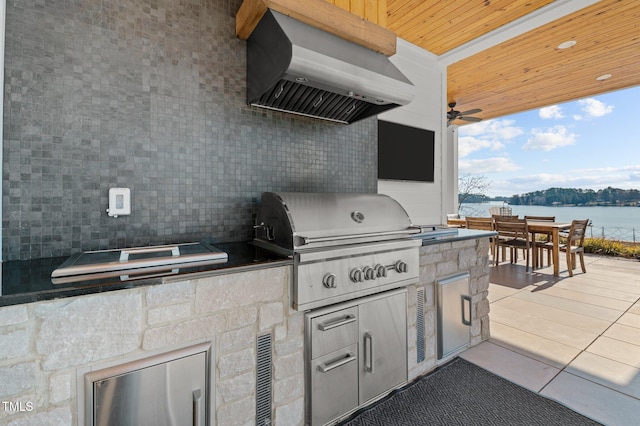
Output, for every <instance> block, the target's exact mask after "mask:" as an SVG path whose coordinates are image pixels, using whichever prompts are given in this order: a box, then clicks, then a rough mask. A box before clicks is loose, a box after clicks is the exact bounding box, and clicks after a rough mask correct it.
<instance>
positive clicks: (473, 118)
mask: <svg viewBox="0 0 640 426" xmlns="http://www.w3.org/2000/svg"><path fill="white" fill-rule="evenodd" d="M458 120H464V121H473V122H474V123H477V122H478V121H482V118H480V117H458Z"/></svg>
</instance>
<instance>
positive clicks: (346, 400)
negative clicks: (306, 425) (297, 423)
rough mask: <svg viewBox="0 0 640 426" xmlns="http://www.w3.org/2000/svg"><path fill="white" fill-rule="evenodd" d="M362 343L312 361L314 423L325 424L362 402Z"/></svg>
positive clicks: (312, 416)
mask: <svg viewBox="0 0 640 426" xmlns="http://www.w3.org/2000/svg"><path fill="white" fill-rule="evenodd" d="M357 353H358V345H357V344H353V345H351V346H348V347H346V348H343V349H340V350H338V351H335V352H332V353H330V354H327V355H325V356H323V357H320V358H318V359H314V360H312V361H311V410H312V412H311V416H310V418H311V424H312V425H323V424H325V423H326V422H328V421H330V420H333V419H335V418H337V417H339V416H341V415H343V414H345V413H348V412H349V411H351V410H353V409H355V408H356V407H357V406H358V362H357Z"/></svg>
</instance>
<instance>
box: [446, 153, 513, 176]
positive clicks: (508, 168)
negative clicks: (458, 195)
mask: <svg viewBox="0 0 640 426" xmlns="http://www.w3.org/2000/svg"><path fill="white" fill-rule="evenodd" d="M519 169H520V167H518V166H517V165H516V164H515V163H514V162H513V161H511V159H510V158H508V157H493V158H484V159H478V160H459V161H458V174H459V175H462V174H465V173H470V174H474V175H482V174H489V173H501V172H513V171H516V170H519Z"/></svg>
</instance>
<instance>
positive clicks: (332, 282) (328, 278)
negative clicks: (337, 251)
mask: <svg viewBox="0 0 640 426" xmlns="http://www.w3.org/2000/svg"><path fill="white" fill-rule="evenodd" d="M322 284H324V286H325V287H326V288H336V274H333V273H331V272H329V273H328V274H325V276H324V277H322Z"/></svg>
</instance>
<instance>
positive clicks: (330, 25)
mask: <svg viewBox="0 0 640 426" xmlns="http://www.w3.org/2000/svg"><path fill="white" fill-rule="evenodd" d="M267 9H272V10H275V11H276V12H280V13H282V14H283V15H287V16H290V17H292V18H294V19H297V20H299V21H302V22H304V23H306V24H308V25H311V26H313V27H316V28H319V29H321V30H323V31H326V32H329V33H331V34H335V35H337V36H338V37H341V38H343V39H345V40H348V41H351V42H353V43H356V44H359V45H361V46H364V47H367V48H369V49H372V50H375V51H376V52H379V53H382V54H384V55H387V56H391V55H394V54H395V53H396V34H395V33H394V32H393V31H391V30H388V29H386V28H384V27H381V26H379V25H376V24H374V23H372V22H369V21H367V20H365V19H363V18H361V17H359V16H357V15H355V14H353V13H350V12H348V11H347V10H344V9H341V8H340V7H337V6H335V5H333V4H331V3H329V2H327V1H325V0H244V2H243V3H242V5H241V6H240V9H238V13H237V14H236V35H237V36H238V37H239V38H241V39H243V40H246V39H247V38H249V36H250V35H251V33H252V32H253V29H254V28H255V27H256V25H258V22H259V21H260V18H262V16H263V15H264V14H265V13H266V11H267Z"/></svg>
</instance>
